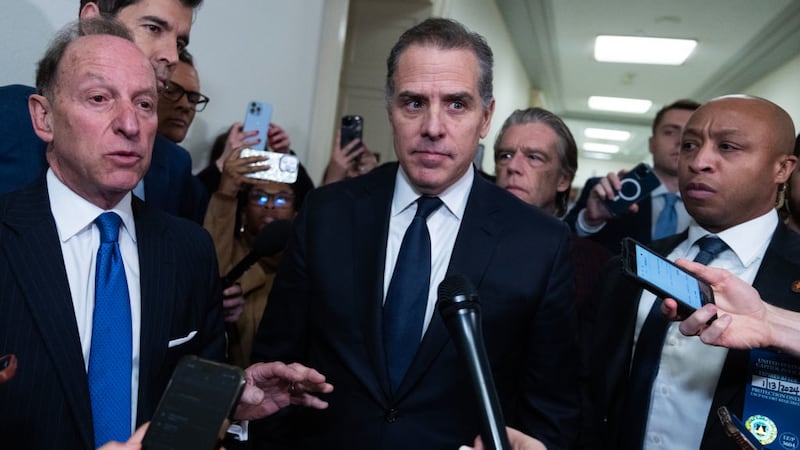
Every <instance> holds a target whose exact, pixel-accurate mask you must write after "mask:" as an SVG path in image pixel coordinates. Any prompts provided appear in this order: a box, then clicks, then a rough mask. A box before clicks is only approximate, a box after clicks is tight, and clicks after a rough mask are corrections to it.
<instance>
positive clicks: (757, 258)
mask: <svg viewBox="0 0 800 450" xmlns="http://www.w3.org/2000/svg"><path fill="white" fill-rule="evenodd" d="M777 225H778V214H777V212H776V211H775V210H770V212H768V213H767V214H764V215H763V216H761V217H758V218H755V219H753V220H750V221H748V222H745V223H743V224H740V225H737V226H735V227H732V228H729V229H727V230H725V231H722V232H720V233H717V234H716V236H717V237H719V238H720V239H722V240H723V241H724V242H725V243H726V244H728V247H729V249H726V250H725V251H723V252H722V253H720V254H719V256H717V258H716V259H714V260H713V261H711V262H710V263H709V264H708V265H709V266H711V267H720V268H723V269H727V270H729V271H730V272H731V273H733V274H734V275H736V276H737V277H739V278H741V279H742V280H744V281H746V282H748V283H751V284H752V283H753V280H754V279H755V276H756V273H757V272H758V268H759V267H760V266H761V261H762V260H763V258H764V253H765V252H766V250H767V246H768V245H769V242H770V239H771V237H772V234H773V232H774V231H775V227H776V226H777ZM709 234H713V233H710V232H708V231H706V230H704V229H703V228H701V227H700V226H699V225H697V223H695V222H692V224H691V225H690V226H689V236H688V238H687V239H686V240H685V241H683V242H682V243H680V244H679V245H678V246H677V247H675V250H673V251H672V253H670V254H669V256H668V259H669V260H671V261H674V260H676V259H678V258H686V259H690V260H691V259H694V257H695V256H697V253H699V251H700V250H699V247H698V246H697V245H696V242H697V241H698V240H700V239H701V238H702V237H704V236H706V235H709ZM655 299H656V296H655V295H653V294H651V293H650V292H648V291H643V293H642V296H641V298H640V301H639V311H638V316H637V319H636V330H635V336H634V348H635V345H636V341H637V340H638V337H639V332H640V330H641V328H642V324H643V323H644V320H645V319H646V318H647V315H648V313H649V312H650V308H651V307H652V305H653V302H654V301H655ZM678 326H679V323H678V322H673V323H671V324H670V325H669V329H668V330H667V335H666V337H665V339H664V346H663V348H662V351H661V365H660V366H659V370H658V374H657V375H656V378H655V380H654V382H653V387H652V391H651V398H650V411H649V414H648V421H647V426H646V429H645V436H644V446H643V448H644V449H646V450H657V449H658V450H662V449H663V450H667V449H670V450H671V449H683V448H685V449H689V448H699V447H700V442H701V441H702V438H703V432H704V431H705V425H706V419H707V418H708V413H709V411H710V409H711V403H712V401H713V399H714V392H715V390H716V387H717V380H718V379H719V375H720V373H721V372H722V366H723V364H724V363H725V358H726V356H727V355H728V349H726V348H723V347H714V346H710V345H706V344H703V342H702V341H701V340H700V339H698V338H697V337H695V336H689V337H687V336H684V335H682V334H681V332H680V331H679V330H678Z"/></svg>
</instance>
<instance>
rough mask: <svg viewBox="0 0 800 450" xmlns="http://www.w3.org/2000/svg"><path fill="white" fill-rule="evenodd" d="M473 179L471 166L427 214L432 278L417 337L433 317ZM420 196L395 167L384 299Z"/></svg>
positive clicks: (404, 175) (443, 193) (426, 327)
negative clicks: (395, 174)
mask: <svg viewBox="0 0 800 450" xmlns="http://www.w3.org/2000/svg"><path fill="white" fill-rule="evenodd" d="M474 178H475V171H474V169H473V168H471V167H470V169H469V170H467V173H465V174H464V176H462V177H461V178H459V179H458V181H456V182H455V183H453V185H452V186H450V187H449V188H447V189H446V190H445V191H444V192H442V193H441V194H440V195H439V196H438V197H439V198H440V199H441V200H442V203H443V205H442V206H441V207H440V208H439V209H437V210H436V211H434V212H433V213H431V215H430V216H428V220H427V224H428V232H429V233H430V236H431V280H430V286H428V306H427V308H426V309H425V322H424V324H423V327H422V335H420V339H422V336H424V335H425V330H427V329H428V324H429V323H430V321H431V317H433V311H434V308H435V307H436V297H437V291H438V288H439V283H441V282H442V280H444V276H445V273H446V272H447V266H448V265H449V264H450V256H451V255H452V254H453V246H454V245H455V242H456V236H457V235H458V230H459V228H460V227H461V219H463V218H464V210H465V209H466V207H467V198H468V197H469V192H470V189H471V188H472V181H473V179H474ZM421 195H422V194H420V193H418V192H416V191H414V188H413V187H412V186H411V184H410V183H409V181H408V176H407V175H406V173H405V172H404V171H403V168H402V167H400V168H398V170H397V178H396V179H395V183H394V196H393V197H392V210H391V213H390V218H389V238H388V240H387V242H386V265H385V266H384V267H385V269H384V272H383V301H384V302H385V301H386V292H387V291H388V290H389V282H390V281H391V280H392V273H394V266H395V264H396V263H397V254H398V253H399V252H400V245H401V244H402V243H403V236H404V235H405V233H406V229H407V228H408V226H409V225H410V224H411V221H412V220H413V219H414V214H415V213H416V212H417V207H416V203H415V202H416V201H417V199H418V198H419V197H420V196H421Z"/></svg>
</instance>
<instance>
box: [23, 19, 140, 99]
mask: <svg viewBox="0 0 800 450" xmlns="http://www.w3.org/2000/svg"><path fill="white" fill-rule="evenodd" d="M94 35H108V36H117V37H120V38H122V39H125V40H128V41H131V42H133V37H132V36H131V33H130V31H128V29H127V28H126V27H125V25H123V24H121V23H119V22H117V21H116V20H114V19H112V18H109V17H104V16H99V17H93V18H91V19H83V20H76V21H73V22H70V23H69V24H67V25H66V26H65V27H64V28H62V29H61V30H60V31H59V32H58V33H56V35H55V37H54V38H53V40H52V41H51V42H50V46H48V47H47V51H45V53H44V56H43V57H42V59H41V60H39V64H38V66H37V68H36V90H37V91H38V93H39V94H40V95H44V96H45V97H47V99H48V100H50V101H52V100H53V89H54V88H55V86H56V78H57V77H58V66H59V64H60V63H61V60H62V59H63V57H64V53H65V52H66V50H67V47H69V44H71V43H73V42H75V40H77V39H78V38H80V37H83V36H94Z"/></svg>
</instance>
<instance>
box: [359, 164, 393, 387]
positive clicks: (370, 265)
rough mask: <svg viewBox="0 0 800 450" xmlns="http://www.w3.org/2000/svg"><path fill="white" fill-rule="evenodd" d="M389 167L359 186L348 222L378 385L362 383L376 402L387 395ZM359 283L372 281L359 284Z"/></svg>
mask: <svg viewBox="0 0 800 450" xmlns="http://www.w3.org/2000/svg"><path fill="white" fill-rule="evenodd" d="M390 166H391V167H392V170H390V169H389V168H388V167H387V168H386V169H382V170H383V171H384V172H385V173H384V174H383V176H381V177H375V178H374V179H373V181H374V182H373V183H371V184H369V185H365V186H362V187H363V191H360V192H356V194H355V198H354V202H355V205H354V208H353V215H354V216H353V219H352V223H353V224H354V226H353V230H352V232H353V235H352V243H353V255H354V256H355V258H353V259H354V261H353V281H354V289H356V292H355V293H354V298H357V299H358V298H363V299H366V301H367V305H366V307H365V308H361V311H362V315H361V318H360V321H361V324H360V326H361V329H363V330H366V339H365V341H366V346H367V354H368V356H369V360H370V361H369V362H370V364H371V365H372V373H373V374H375V376H376V377H377V381H378V384H377V386H376V385H375V383H374V382H373V381H372V380H366V379H364V380H362V381H363V382H364V385H365V386H367V387H368V388H369V389H370V390H371V393H372V395H374V396H375V397H376V398H379V399H387V398H389V397H390V393H391V388H390V384H389V372H388V369H387V366H386V352H385V350H384V347H383V273H384V266H385V261H386V241H387V236H388V233H389V219H390V218H389V214H390V213H391V204H392V196H393V195H394V180H395V177H396V173H397V165H396V164H394V165H390ZM379 170H381V169H379ZM362 280H374V281H373V283H362V282H360V281H362ZM357 306H358V305H357ZM356 326H359V324H357V325H356Z"/></svg>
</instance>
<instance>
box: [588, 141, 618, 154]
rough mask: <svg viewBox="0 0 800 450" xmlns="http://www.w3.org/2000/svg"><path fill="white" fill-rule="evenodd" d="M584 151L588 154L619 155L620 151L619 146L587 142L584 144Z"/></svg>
mask: <svg viewBox="0 0 800 450" xmlns="http://www.w3.org/2000/svg"><path fill="white" fill-rule="evenodd" d="M583 149H584V150H586V151H587V152H600V153H617V152H618V151H619V145H614V144H600V143H598V142H585V143H584V144H583Z"/></svg>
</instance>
